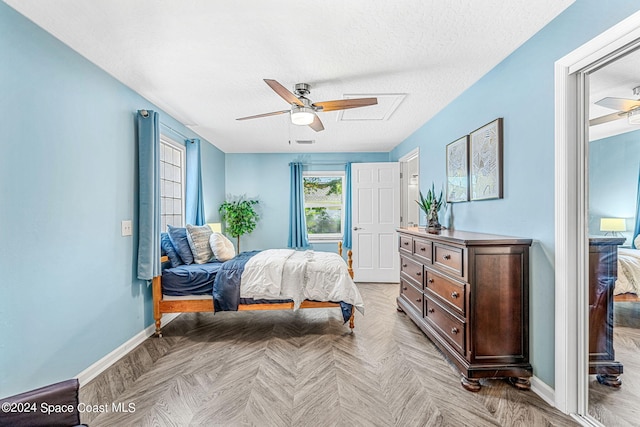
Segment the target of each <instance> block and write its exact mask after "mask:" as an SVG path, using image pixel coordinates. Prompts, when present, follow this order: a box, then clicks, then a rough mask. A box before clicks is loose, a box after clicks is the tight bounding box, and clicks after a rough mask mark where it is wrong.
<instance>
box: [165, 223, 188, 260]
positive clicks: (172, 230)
mask: <svg viewBox="0 0 640 427" xmlns="http://www.w3.org/2000/svg"><path fill="white" fill-rule="evenodd" d="M167 228H168V229H169V239H170V240H171V244H172V245H173V247H174V248H175V250H176V252H177V253H178V256H180V259H181V260H182V262H183V263H185V264H187V265H189V264H193V254H192V253H191V248H190V247H189V241H188V240H187V229H186V228H181V227H174V226H171V225H168V226H167Z"/></svg>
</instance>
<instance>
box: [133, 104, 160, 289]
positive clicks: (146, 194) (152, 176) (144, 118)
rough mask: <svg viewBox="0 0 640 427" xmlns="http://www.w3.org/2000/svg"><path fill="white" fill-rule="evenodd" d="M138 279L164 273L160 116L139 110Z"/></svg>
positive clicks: (152, 112)
mask: <svg viewBox="0 0 640 427" xmlns="http://www.w3.org/2000/svg"><path fill="white" fill-rule="evenodd" d="M137 120H138V279H141V280H151V279H152V278H154V277H155V276H159V275H160V232H161V230H160V229H161V222H160V116H159V114H158V113H156V112H154V111H151V110H139V111H138V115H137Z"/></svg>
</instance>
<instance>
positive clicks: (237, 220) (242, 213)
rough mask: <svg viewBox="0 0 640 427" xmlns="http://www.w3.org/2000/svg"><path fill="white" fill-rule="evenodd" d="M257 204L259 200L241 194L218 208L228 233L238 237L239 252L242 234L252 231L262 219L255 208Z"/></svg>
mask: <svg viewBox="0 0 640 427" xmlns="http://www.w3.org/2000/svg"><path fill="white" fill-rule="evenodd" d="M257 204H258V201H257V200H248V199H245V198H244V196H240V197H239V198H237V200H233V201H229V200H227V201H225V202H224V203H222V205H220V208H219V209H218V212H220V217H221V219H222V221H224V222H225V225H226V231H227V233H229V234H230V235H231V237H235V238H236V239H237V246H236V248H237V250H238V253H240V236H242V235H243V234H249V233H251V232H252V231H253V230H254V229H255V228H256V225H257V223H258V219H260V217H259V216H258V213H257V212H256V210H255V206H256V205H257Z"/></svg>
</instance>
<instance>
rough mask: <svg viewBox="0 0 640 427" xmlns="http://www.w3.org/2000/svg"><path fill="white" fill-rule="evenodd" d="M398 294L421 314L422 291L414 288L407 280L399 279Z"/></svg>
mask: <svg viewBox="0 0 640 427" xmlns="http://www.w3.org/2000/svg"><path fill="white" fill-rule="evenodd" d="M400 296H401V297H402V298H404V299H405V300H406V301H407V302H409V303H410V304H411V305H412V306H413V307H414V308H415V309H416V310H418V312H419V313H420V315H421V316H422V306H423V303H422V301H423V298H424V296H423V295H422V291H420V290H419V289H416V287H415V286H413V285H412V284H411V283H409V282H408V281H407V280H404V279H400Z"/></svg>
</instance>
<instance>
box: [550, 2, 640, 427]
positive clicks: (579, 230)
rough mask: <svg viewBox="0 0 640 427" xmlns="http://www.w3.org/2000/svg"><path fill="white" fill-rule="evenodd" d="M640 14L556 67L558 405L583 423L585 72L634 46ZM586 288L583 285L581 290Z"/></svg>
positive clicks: (639, 29) (585, 358) (586, 418)
mask: <svg viewBox="0 0 640 427" xmlns="http://www.w3.org/2000/svg"><path fill="white" fill-rule="evenodd" d="M639 39H640V12H636V13H634V14H633V15H631V16H629V17H628V18H626V19H625V20H623V21H622V22H620V23H618V24H617V25H615V26H614V27H612V28H610V29H609V30H607V31H605V32H604V33H602V34H600V35H599V36H597V37H596V38H594V39H592V40H590V41H589V42H587V43H585V44H584V45H582V46H580V47H579V48H578V49H576V50H574V51H573V52H571V53H569V54H568V55H566V56H564V57H563V58H561V59H559V60H558V61H556V63H555V226H556V230H555V253H556V254H555V286H556V292H555V392H554V394H555V396H554V397H555V406H556V408H558V409H559V410H561V411H563V412H565V413H567V414H572V415H573V416H574V417H575V418H576V419H577V420H579V421H580V422H581V423H582V424H583V425H599V423H598V422H597V421H596V420H595V419H593V418H591V417H590V416H589V415H588V413H587V411H588V399H589V395H588V385H589V384H588V380H589V377H588V375H587V372H588V371H587V364H588V330H587V329H588V310H587V303H588V295H587V292H586V291H587V289H586V286H584V284H585V283H587V281H588V275H587V267H588V260H587V248H588V246H587V243H588V238H587V233H586V227H585V221H586V212H587V211H586V209H587V193H586V190H587V185H588V179H587V172H588V169H587V164H586V162H587V160H588V158H587V154H588V153H587V150H588V146H587V145H588V144H586V143H585V141H586V139H587V138H586V135H587V132H586V126H587V125H586V118H585V117H583V116H584V111H585V108H584V105H585V104H584V103H585V102H587V100H586V99H584V98H585V96H584V88H585V82H584V70H587V69H589V68H593V67H594V66H595V65H596V64H598V63H602V62H603V61H609V60H611V59H613V58H615V57H616V56H618V55H622V54H624V53H626V52H627V51H628V49H630V46H631V45H633V46H636V44H635V43H634V42H636V41H637V40H639ZM581 284H583V286H580V285H581Z"/></svg>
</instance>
